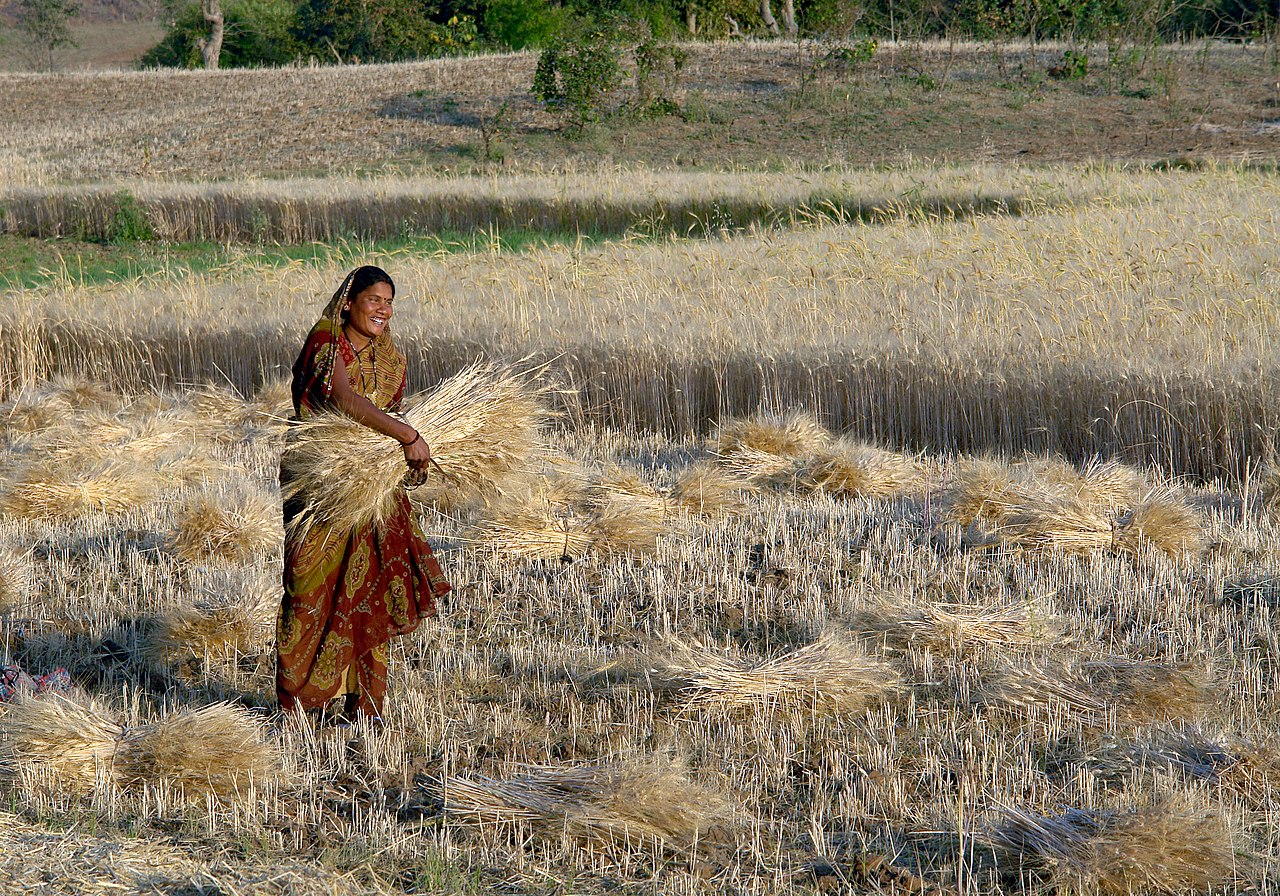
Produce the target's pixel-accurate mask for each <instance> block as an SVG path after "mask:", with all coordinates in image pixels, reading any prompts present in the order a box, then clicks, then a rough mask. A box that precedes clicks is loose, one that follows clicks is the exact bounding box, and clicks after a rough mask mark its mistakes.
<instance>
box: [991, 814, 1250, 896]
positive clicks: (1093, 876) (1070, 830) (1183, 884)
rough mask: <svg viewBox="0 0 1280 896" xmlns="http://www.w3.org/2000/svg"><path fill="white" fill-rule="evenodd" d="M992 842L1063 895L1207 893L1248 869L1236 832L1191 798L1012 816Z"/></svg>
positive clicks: (997, 829)
mask: <svg viewBox="0 0 1280 896" xmlns="http://www.w3.org/2000/svg"><path fill="white" fill-rule="evenodd" d="M991 839H992V840H993V841H994V842H995V843H996V844H997V845H998V846H1001V847H1004V848H1007V849H1011V850H1015V851H1017V852H1018V853H1019V855H1020V856H1021V857H1022V858H1023V859H1024V860H1029V861H1030V862H1031V863H1032V864H1035V865H1040V866H1044V867H1046V868H1047V869H1048V870H1049V871H1050V873H1051V874H1052V875H1053V876H1054V878H1055V879H1056V882H1057V884H1058V886H1059V887H1060V888H1062V889H1069V890H1072V891H1075V892H1087V891H1097V892H1102V893H1106V894H1115V896H1131V894H1134V893H1170V894H1172V893H1184V892H1208V891H1210V890H1213V889H1215V888H1218V887H1222V886H1224V885H1226V884H1229V883H1231V882H1233V881H1236V880H1238V879H1239V876H1240V873H1241V872H1242V871H1243V870H1244V867H1245V864H1246V863H1245V862H1242V849H1241V847H1240V844H1239V837H1238V835H1237V833H1236V831H1235V826H1234V825H1232V824H1231V823H1230V822H1229V821H1228V820H1227V819H1226V818H1225V817H1223V816H1222V815H1221V814H1219V813H1218V812H1216V811H1214V810H1211V809H1208V808H1205V807H1203V806H1200V805H1196V804H1195V803H1194V802H1193V801H1192V800H1191V799H1190V798H1189V797H1184V798H1181V799H1174V800H1166V801H1162V802H1158V803H1156V804H1153V805H1150V806H1145V807H1142V808H1138V809H1132V810H1130V811H1127V812H1104V811H1088V810H1083V809H1069V810H1067V811H1066V812H1064V813H1063V814H1061V815H1057V816H1045V815H1038V814H1036V813H1034V812H1029V811H1025V810H1017V809H1014V810H1010V811H1009V812H1007V813H1006V815H1005V817H1004V819H1003V820H1002V822H1001V823H1000V824H999V825H998V826H997V827H996V828H995V829H994V830H993V831H992V833H991Z"/></svg>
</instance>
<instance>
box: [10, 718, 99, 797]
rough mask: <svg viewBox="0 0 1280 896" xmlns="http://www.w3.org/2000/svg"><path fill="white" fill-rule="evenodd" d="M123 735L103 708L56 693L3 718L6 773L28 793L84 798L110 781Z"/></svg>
mask: <svg viewBox="0 0 1280 896" xmlns="http://www.w3.org/2000/svg"><path fill="white" fill-rule="evenodd" d="M123 735H124V727H123V726H122V725H121V724H120V723H119V722H117V721H116V720H115V719H114V718H113V716H112V715H111V714H110V713H108V712H106V711H105V710H103V709H102V708H100V707H98V706H96V705H94V704H92V703H88V702H84V703H82V702H78V701H75V700H70V699H68V698H66V697H62V696H60V695H57V694H49V695H44V696H39V697H31V698H28V699H24V700H20V701H19V702H17V703H14V704H13V705H11V706H10V707H9V708H8V709H7V710H6V711H5V712H4V714H3V715H0V750H3V760H4V769H5V771H6V772H8V773H9V774H10V775H11V776H13V777H14V778H16V779H17V780H18V781H19V782H20V784H21V785H22V786H24V787H27V788H31V787H40V786H45V787H48V786H52V787H55V788H57V789H59V790H66V791H70V792H73V793H83V792H89V791H92V790H94V789H95V788H97V787H99V786H101V785H102V784H103V783H105V782H110V781H111V780H112V775H113V771H112V768H113V763H114V761H115V757H116V753H117V751H118V749H119V746H120V738H121V737H122V736H123Z"/></svg>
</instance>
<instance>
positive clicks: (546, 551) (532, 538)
mask: <svg viewBox="0 0 1280 896" xmlns="http://www.w3.org/2000/svg"><path fill="white" fill-rule="evenodd" d="M468 537H469V538H470V539H471V540H472V541H474V542H475V543H476V544H478V545H480V546H482V547H485V548H487V549H488V550H491V551H493V552H495V553H498V554H504V555H507V556H510V557H517V558H520V559H523V560H562V559H568V560H577V559H579V558H581V557H584V556H586V554H587V553H588V552H589V551H590V550H591V548H592V546H594V545H595V543H596V539H597V533H596V532H594V531H593V530H592V528H591V520H590V519H589V518H588V517H585V516H582V515H579V514H576V513H573V512H572V511H569V510H560V511H556V510H553V509H551V508H549V507H547V506H546V505H542V506H538V505H534V506H531V507H524V508H515V509H508V510H504V511H502V512H500V513H499V514H498V515H496V516H495V517H493V518H491V519H486V520H483V521H481V522H480V523H478V524H476V525H475V526H474V527H472V529H471V530H470V532H469V533H468Z"/></svg>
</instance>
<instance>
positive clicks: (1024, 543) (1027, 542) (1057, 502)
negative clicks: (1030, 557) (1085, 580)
mask: <svg viewBox="0 0 1280 896" xmlns="http://www.w3.org/2000/svg"><path fill="white" fill-rule="evenodd" d="M1112 530H1113V526H1112V522H1111V520H1110V519H1109V518H1108V517H1107V516H1106V515H1105V514H1103V513H1100V512H1098V511H1097V510H1094V509H1093V508H1092V507H1090V506H1089V505H1087V504H1085V503H1084V502H1083V501H1081V500H1079V499H1078V498H1070V497H1054V496H1046V497H1045V498H1044V499H1043V500H1041V501H1034V500H1027V501H1024V502H1023V503H1022V504H1021V505H1018V506H1015V507H1014V508H1010V509H1009V512H1008V513H1007V515H1005V516H1004V518H1003V519H1002V520H1001V522H1000V523H999V525H998V527H997V528H996V530H995V534H996V535H998V536H999V538H1000V540H1001V541H1002V542H1003V543H1005V544H1007V545H1011V546H1014V547H1018V548H1025V549H1029V550H1053V551H1061V552H1062V553H1067V554H1092V553H1094V552H1096V551H1102V550H1110V548H1111V547H1112Z"/></svg>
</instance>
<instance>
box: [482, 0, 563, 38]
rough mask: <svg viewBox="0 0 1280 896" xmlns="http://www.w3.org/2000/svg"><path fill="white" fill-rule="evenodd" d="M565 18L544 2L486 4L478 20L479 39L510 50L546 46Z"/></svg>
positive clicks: (495, 0) (508, 0)
mask: <svg viewBox="0 0 1280 896" xmlns="http://www.w3.org/2000/svg"><path fill="white" fill-rule="evenodd" d="M568 20H569V14H568V12H567V11H566V10H565V9H564V8H563V7H560V6H553V5H551V4H549V3H547V2H546V0H489V2H488V3H487V4H486V5H485V7H484V11H483V13H482V14H481V16H480V19H479V22H480V28H481V33H482V35H483V36H484V37H485V38H486V39H487V40H489V41H490V42H492V43H495V44H498V45H500V46H504V47H510V48H511V49H513V50H523V49H525V48H527V47H543V46H546V45H547V44H548V43H549V42H550V41H551V39H552V38H553V37H554V36H555V35H556V34H557V33H558V32H559V31H561V30H562V29H563V28H564V27H565V25H566V24H567V23H568Z"/></svg>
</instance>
